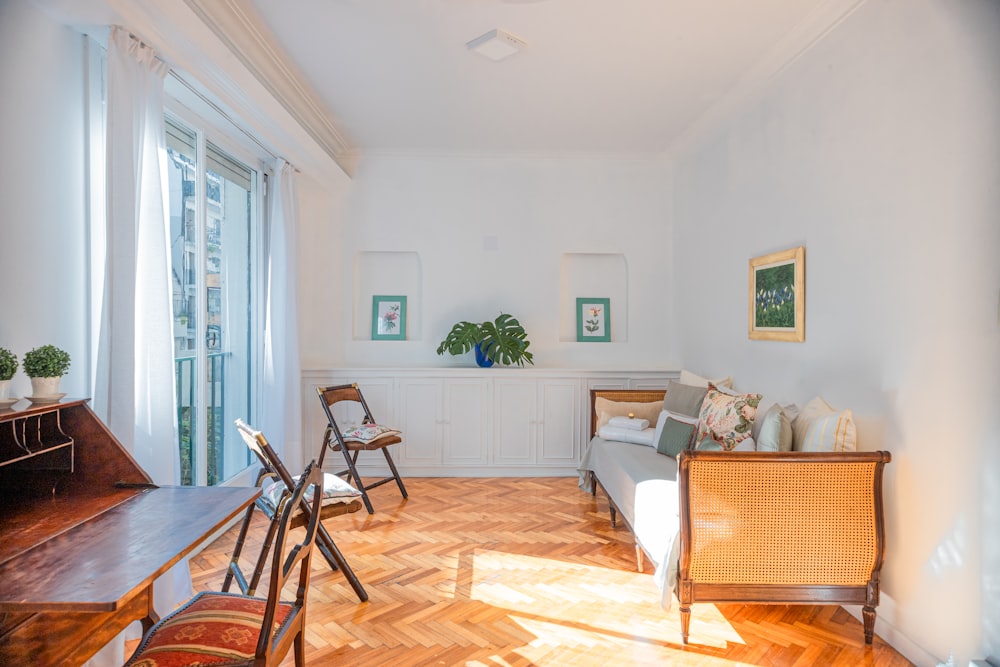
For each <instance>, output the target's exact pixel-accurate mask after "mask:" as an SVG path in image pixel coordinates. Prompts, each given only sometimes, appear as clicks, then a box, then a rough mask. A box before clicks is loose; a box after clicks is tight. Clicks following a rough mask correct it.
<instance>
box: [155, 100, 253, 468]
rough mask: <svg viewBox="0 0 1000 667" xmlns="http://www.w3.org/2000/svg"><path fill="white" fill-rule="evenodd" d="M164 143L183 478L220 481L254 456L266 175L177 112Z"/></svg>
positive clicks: (179, 445) (179, 446) (246, 464)
mask: <svg viewBox="0 0 1000 667" xmlns="http://www.w3.org/2000/svg"><path fill="white" fill-rule="evenodd" d="M167 147H168V150H167V153H168V159H167V163H168V173H169V188H170V195H169V209H170V246H171V272H172V283H173V288H172V289H173V309H174V356H175V359H176V373H177V406H178V415H177V417H178V425H179V442H178V443H177V446H178V448H179V450H180V460H181V483H182V484H186V485H214V484H219V483H222V482H224V481H226V480H227V479H230V478H231V477H233V476H234V475H236V474H238V473H239V472H241V471H243V470H244V469H246V468H247V466H248V465H249V464H250V462H251V461H250V452H249V450H248V449H247V448H246V445H244V444H243V441H242V440H241V439H240V438H239V435H238V434H237V432H236V429H235V428H234V426H233V421H234V420H235V419H236V418H237V417H241V418H243V419H246V420H250V421H251V422H252V421H253V419H254V407H255V406H256V393H257V392H256V387H257V382H256V375H257V373H256V371H257V367H258V359H257V357H256V356H255V354H254V352H253V351H254V350H255V349H260V345H259V343H258V344H256V345H255V342H258V340H257V336H256V334H255V331H256V329H257V325H256V323H257V321H258V318H257V317H256V310H257V308H256V305H255V304H256V303H257V295H256V291H257V290H256V288H255V286H256V285H257V278H256V275H257V272H256V270H255V268H256V265H257V264H259V262H258V261H256V259H255V258H256V257H257V251H258V242H257V239H258V238H259V233H258V230H259V229H260V227H261V225H260V224H259V221H258V210H259V209H260V208H261V207H260V206H259V202H258V188H259V182H260V173H259V171H258V170H257V169H255V168H254V167H252V166H251V165H249V164H247V162H246V161H244V160H240V159H238V158H236V157H234V156H233V154H232V153H230V152H227V151H226V150H224V149H223V148H221V147H220V146H219V145H218V144H216V143H214V142H213V140H212V137H209V136H206V134H205V132H204V131H203V130H202V129H201V128H197V127H192V126H189V125H186V124H185V123H184V122H183V121H180V120H177V119H174V118H172V117H168V119H167Z"/></svg>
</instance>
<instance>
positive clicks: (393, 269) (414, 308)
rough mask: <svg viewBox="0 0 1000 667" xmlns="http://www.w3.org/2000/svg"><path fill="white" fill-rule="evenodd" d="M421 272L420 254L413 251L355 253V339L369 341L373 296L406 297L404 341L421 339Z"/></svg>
mask: <svg viewBox="0 0 1000 667" xmlns="http://www.w3.org/2000/svg"><path fill="white" fill-rule="evenodd" d="M422 273H423V272H422V268H421V264H420V255H419V254H418V253H415V252H390V251H367V250H363V251H360V252H358V253H357V254H356V255H355V256H354V295H353V298H354V304H353V306H354V307H353V328H352V336H353V338H354V340H371V339H372V297H373V296H375V295H376V294H381V295H392V296H405V297H406V311H407V312H406V340H420V339H421V338H422V327H421V320H422V314H423V310H424V309H423V303H422V302H423V294H422V288H421V286H422V284H423V280H422V277H423V276H422ZM380 342H381V341H380Z"/></svg>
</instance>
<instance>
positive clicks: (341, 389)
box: [316, 384, 408, 514]
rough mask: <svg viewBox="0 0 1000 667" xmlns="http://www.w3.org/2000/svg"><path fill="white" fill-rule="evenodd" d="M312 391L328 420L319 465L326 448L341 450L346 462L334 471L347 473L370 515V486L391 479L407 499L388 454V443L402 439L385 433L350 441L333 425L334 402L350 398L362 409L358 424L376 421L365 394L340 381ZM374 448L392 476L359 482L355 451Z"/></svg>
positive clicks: (335, 421) (334, 421) (373, 486)
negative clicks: (379, 452)
mask: <svg viewBox="0 0 1000 667" xmlns="http://www.w3.org/2000/svg"><path fill="white" fill-rule="evenodd" d="M316 392H317V393H318V394H319V400H320V401H321V402H322V403H323V410H324V411H325V412H326V419H327V421H328V424H327V427H326V432H325V433H324V434H323V446H322V448H321V451H320V455H319V464H320V465H321V466H322V465H323V457H324V456H325V454H326V448H327V447H330V448H331V449H333V450H334V451H337V452H343V453H344V460H345V461H346V462H347V469H346V470H341V471H340V472H338V473H337V474H338V475H347V481H348V482H352V483H353V484H354V485H355V486H356V487H357V488H358V490H360V491H361V499H362V500H363V501H364V503H365V507H366V508H367V509H368V513H369V514H374V513H375V510H374V509H373V508H372V502H371V500H370V499H369V498H368V491H369V490H371V489H374V488H375V487H376V486H381V485H383V484H385V483H387V482H391V481H393V480H395V481H396V486H398V487H399V492H400V493H401V494H403V498H407V497H408V496H407V495H406V487H405V486H403V479H402V478H401V477H400V476H399V471H397V470H396V464H395V463H393V461H392V457H391V456H389V446H390V445H396V444H399V443H400V442H402V441H403V440H402V438H400V437H399V435H387V436H383V437H380V438H378V439H375V440H371V441H359V440H352V439H351V438H349V437H345V435H344V433H343V431H342V430H341V428H340V426H339V425H338V424H337V420H336V419H335V418H334V416H333V406H334V405H336V404H337V403H340V402H341V401H353V402H355V403H358V404H359V405H360V406H361V409H362V410H363V411H364V418H363V419H362V422H361V423H362V424H369V425H375V424H377V423H378V422H376V421H375V418H374V417H373V416H372V411H371V410H370V409H369V408H368V403H367V402H366V401H365V397H364V396H363V395H362V394H361V388H360V387H358V385H357V384H342V385H335V386H331V387H317V388H316ZM374 450H380V451H381V452H382V454H384V455H385V462H386V463H388V464H389V470H390V471H392V476H390V477H386V478H384V479H380V480H378V481H377V482H372V483H371V484H368V485H365V484H364V482H362V481H361V475H359V474H358V469H357V462H358V453H359V452H361V451H374Z"/></svg>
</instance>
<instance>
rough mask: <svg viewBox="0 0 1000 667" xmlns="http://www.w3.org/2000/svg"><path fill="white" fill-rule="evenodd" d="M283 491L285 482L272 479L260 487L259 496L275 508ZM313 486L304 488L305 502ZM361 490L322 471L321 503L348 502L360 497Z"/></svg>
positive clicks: (294, 480)
mask: <svg viewBox="0 0 1000 667" xmlns="http://www.w3.org/2000/svg"><path fill="white" fill-rule="evenodd" d="M298 479H299V478H298V477H297V476H296V477H295V478H293V480H292V481H293V482H297V481H298ZM283 493H285V484H284V482H282V481H281V480H280V479H279V480H274V481H271V482H268V483H265V484H264V487H263V488H262V489H261V498H262V499H263V500H264V502H266V503H267V504H268V505H270V506H271V507H272V508H276V507H277V506H278V503H279V502H280V501H281V496H282V494H283ZM312 493H313V487H311V486H310V487H309V488H308V489H306V493H305V499H306V502H307V503H308V502H312ZM360 497H361V492H360V491H358V490H357V489H356V488H354V486H352V485H351V484H350V483H349V482H345V481H344V480H342V479H341V478H340V477H337V476H336V475H333V474H330V473H328V472H325V473H323V500H322V501H321V502H322V504H323V505H332V504H334V503H349V502H351V501H352V500H354V499H355V498H360Z"/></svg>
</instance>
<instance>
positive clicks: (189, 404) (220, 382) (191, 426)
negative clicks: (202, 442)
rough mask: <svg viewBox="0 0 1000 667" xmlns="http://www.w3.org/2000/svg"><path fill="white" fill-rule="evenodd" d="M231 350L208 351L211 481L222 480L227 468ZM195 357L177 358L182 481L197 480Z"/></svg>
mask: <svg viewBox="0 0 1000 667" xmlns="http://www.w3.org/2000/svg"><path fill="white" fill-rule="evenodd" d="M229 356H230V353H229V352H214V353H210V354H208V355H207V363H208V374H207V378H206V382H205V387H204V389H205V390H204V396H205V401H206V403H207V405H206V410H205V415H206V419H207V424H206V426H207V428H206V431H205V433H206V440H207V448H206V452H207V456H206V465H207V473H208V475H207V477H208V480H207V481H208V484H209V485H210V486H211V485H215V484H218V483H219V482H221V481H222V475H223V474H224V471H225V470H226V466H225V461H224V456H225V447H224V442H225V432H224V429H225V427H226V424H227V423H228V421H229V420H228V419H227V418H226V413H225V406H226V382H225V379H226V359H227V358H228V357H229ZM195 361H196V358H195V357H180V358H178V359H177V360H176V361H175V367H176V373H177V383H176V387H177V426H178V437H179V442H178V446H179V448H180V458H181V484H184V485H189V486H190V485H194V484H197V480H196V479H195V472H194V471H195V451H196V448H195V435H196V434H197V433H198V424H197V411H196V409H195V407H196V405H195V401H196V397H197V395H198V392H197V383H198V382H199V378H197V377H195V368H196V365H195Z"/></svg>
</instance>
